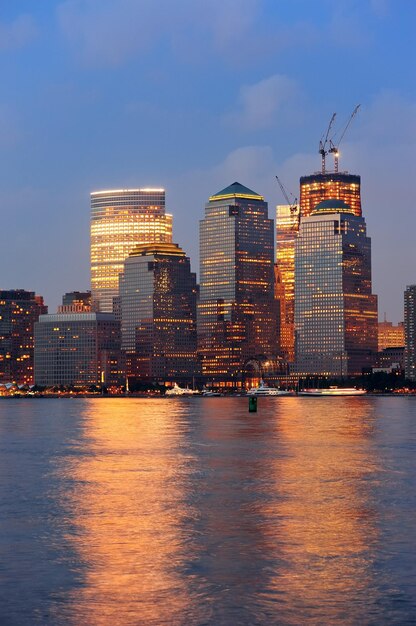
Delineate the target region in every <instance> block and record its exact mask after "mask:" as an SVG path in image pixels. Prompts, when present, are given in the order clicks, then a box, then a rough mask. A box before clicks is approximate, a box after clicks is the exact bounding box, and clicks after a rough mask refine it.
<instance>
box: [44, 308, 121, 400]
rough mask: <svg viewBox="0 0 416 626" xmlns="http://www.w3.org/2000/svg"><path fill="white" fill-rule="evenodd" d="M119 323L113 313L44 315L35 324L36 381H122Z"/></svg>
mask: <svg viewBox="0 0 416 626" xmlns="http://www.w3.org/2000/svg"><path fill="white" fill-rule="evenodd" d="M122 380H123V373H122V368H121V358H120V324H119V322H117V321H116V320H115V318H114V315H113V314H112V313H57V314H54V315H41V316H40V318H39V322H37V323H36V324H35V382H36V384H37V385H40V386H46V387H50V386H55V385H65V386H66V385H71V386H74V387H81V388H83V387H88V386H91V385H100V384H104V385H107V386H108V385H116V384H119V383H120V382H122Z"/></svg>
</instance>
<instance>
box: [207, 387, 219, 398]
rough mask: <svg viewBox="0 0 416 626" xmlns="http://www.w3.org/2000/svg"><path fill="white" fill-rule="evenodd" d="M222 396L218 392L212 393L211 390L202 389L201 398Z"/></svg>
mask: <svg viewBox="0 0 416 626" xmlns="http://www.w3.org/2000/svg"><path fill="white" fill-rule="evenodd" d="M221 395H222V394H221V393H220V392H219V391H212V389H203V390H202V396H203V397H204V398H213V397H218V396H221Z"/></svg>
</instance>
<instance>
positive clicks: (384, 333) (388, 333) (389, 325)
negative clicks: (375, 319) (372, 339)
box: [378, 320, 405, 352]
mask: <svg viewBox="0 0 416 626" xmlns="http://www.w3.org/2000/svg"><path fill="white" fill-rule="evenodd" d="M404 345H405V340H404V323H403V322H399V323H398V324H397V326H395V325H394V324H393V322H388V321H387V320H384V322H379V323H378V351H379V352H381V351H382V350H385V349H386V348H402V347H404Z"/></svg>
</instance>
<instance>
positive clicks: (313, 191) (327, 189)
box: [299, 172, 361, 217]
mask: <svg viewBox="0 0 416 626" xmlns="http://www.w3.org/2000/svg"><path fill="white" fill-rule="evenodd" d="M333 198H336V199H337V200H343V201H344V202H345V203H346V204H348V206H349V208H350V209H352V211H353V213H354V215H357V216H360V215H361V178H360V176H358V175H356V174H349V173H348V172H325V173H324V174H322V173H321V172H316V173H315V174H310V175H309V176H301V178H300V201H299V204H300V214H301V216H302V217H307V216H308V215H310V214H311V213H312V211H313V210H314V209H315V207H316V205H317V204H319V203H320V202H322V201H323V200H331V199H333Z"/></svg>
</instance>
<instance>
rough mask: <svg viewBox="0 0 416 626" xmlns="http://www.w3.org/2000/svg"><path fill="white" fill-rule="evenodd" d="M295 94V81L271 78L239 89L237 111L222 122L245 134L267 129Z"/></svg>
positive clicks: (282, 114)
mask: <svg viewBox="0 0 416 626" xmlns="http://www.w3.org/2000/svg"><path fill="white" fill-rule="evenodd" d="M298 92H299V89H298V86H297V83H296V82H295V81H294V80H292V79H291V78H289V77H287V76H284V75H281V74H274V75H273V76H270V77H269V78H265V79H264V80H261V81H259V82H258V83H255V84H254V85H244V86H243V87H241V90H240V94H239V106H238V109H237V110H236V111H235V112H233V113H229V114H228V115H226V116H225V118H224V119H225V121H226V122H228V123H230V124H232V125H235V126H238V127H239V128H240V129H243V130H247V131H255V130H262V129H265V128H269V127H271V126H274V125H276V124H277V123H278V121H279V119H280V118H282V117H283V116H284V115H285V112H286V107H287V105H288V103H291V102H293V100H294V99H295V98H296V95H297V94H298Z"/></svg>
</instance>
